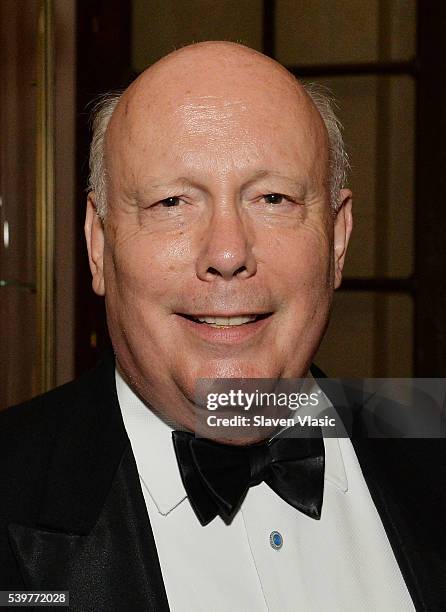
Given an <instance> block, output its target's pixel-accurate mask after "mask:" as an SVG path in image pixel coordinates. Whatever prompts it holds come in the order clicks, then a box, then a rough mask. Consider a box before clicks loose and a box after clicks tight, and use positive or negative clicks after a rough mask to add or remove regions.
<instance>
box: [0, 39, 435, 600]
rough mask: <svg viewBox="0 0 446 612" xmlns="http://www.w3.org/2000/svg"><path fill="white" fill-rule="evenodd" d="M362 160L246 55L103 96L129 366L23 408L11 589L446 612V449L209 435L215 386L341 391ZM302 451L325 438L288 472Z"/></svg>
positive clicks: (259, 61) (174, 66) (90, 207)
mask: <svg viewBox="0 0 446 612" xmlns="http://www.w3.org/2000/svg"><path fill="white" fill-rule="evenodd" d="M344 161H345V160H344V155H343V153H342V141H341V139H340V135H339V128H338V125H337V123H336V120H335V118H334V116H333V114H332V112H331V110H330V108H329V105H328V104H327V103H326V101H325V100H324V99H323V98H322V97H320V96H317V95H316V94H313V95H312V96H311V95H309V94H308V93H307V92H306V91H305V89H304V88H303V87H302V85H300V84H299V83H298V82H297V81H296V80H295V79H294V78H293V77H292V76H291V75H290V74H289V73H287V71H286V70H285V69H284V68H282V67H281V66H280V65H278V64H277V63H276V62H274V61H272V60H270V59H269V58H267V57H265V56H263V55H261V54H259V53H257V52H255V51H253V50H251V49H248V48H246V47H243V46H241V45H236V44H232V43H223V42H212V43H200V44H196V45H191V46H189V47H185V48H183V49H180V50H178V51H175V52H174V53H172V54H170V55H168V56H167V57H165V58H163V59H162V60H160V61H159V62H158V63H157V64H155V65H154V66H152V67H151V68H150V69H148V70H147V71H146V72H145V73H143V74H142V75H141V76H140V77H139V78H138V79H137V80H136V81H135V82H134V83H133V84H132V85H131V86H130V87H129V88H128V89H127V90H126V91H125V92H124V94H123V95H122V96H120V97H119V96H115V97H111V98H109V99H107V100H106V102H105V103H104V104H103V105H102V107H101V109H100V111H99V113H98V115H97V118H96V123H95V131H94V135H93V141H92V150H91V191H90V193H89V196H88V204H87V215H86V223H85V233H86V241H87V248H88V254H89V260H90V267H91V272H92V278H93V289H94V290H95V292H96V293H98V294H99V295H104V296H105V301H106V308H107V322H108V327H109V331H110V336H111V339H112V343H113V348H114V352H115V356H116V362H113V360H110V359H108V360H105V362H104V363H102V364H100V365H99V366H98V367H97V368H96V369H95V370H94V371H93V372H91V373H88V374H87V375H85V376H84V377H83V378H82V379H80V380H79V381H76V382H74V383H70V384H69V385H66V386H64V387H62V388H60V389H56V390H55V391H52V392H50V393H49V394H46V395H44V396H42V397H40V398H36V399H35V400H32V401H31V402H28V403H26V404H24V405H22V406H19V407H16V408H14V409H11V410H9V411H7V412H6V413H5V414H3V415H2V420H1V431H2V434H1V435H2V439H1V448H2V452H3V458H2V479H3V483H2V496H3V499H2V508H1V523H0V525H1V532H0V533H1V536H0V537H1V538H2V540H1V565H0V572H1V573H0V581H1V582H0V584H1V586H2V588H3V589H20V588H21V589H24V588H27V589H64V590H69V591H70V602H71V603H70V605H71V608H72V609H74V610H82V611H84V610H95V611H97V610H123V609H130V610H157V611H158V610H166V609H168V608H169V607H170V609H172V610H194V611H196V610H210V609H212V610H305V611H309V610H317V611H320V610H341V611H345V610H358V609H363V610H374V611H375V610H392V611H394V610H413V609H418V610H442V609H445V607H446V587H445V575H446V573H445V572H446V560H445V555H444V550H445V548H444V541H443V540H444V538H445V535H444V521H443V518H442V512H443V510H444V493H443V483H444V467H443V462H442V460H441V446H440V445H439V444H437V443H435V444H434V441H432V442H431V441H426V442H423V441H413V440H409V441H406V442H405V441H403V440H398V441H396V440H383V441H372V440H369V441H367V440H362V441H357V442H355V448H354V447H353V446H352V443H351V442H350V440H349V439H345V438H344V439H339V440H337V439H336V438H328V437H326V438H324V440H323V443H322V441H321V440H320V438H316V439H315V440H312V441H310V442H308V447H307V446H306V444H307V443H306V442H305V443H303V445H301V444H300V443H301V442H302V441H301V440H292V444H291V446H290V445H289V444H288V443H287V442H286V437H283V435H282V434H283V433H284V432H278V433H277V436H276V435H274V436H269V437H270V438H271V440H270V441H269V442H268V441H265V440H264V439H263V438H265V433H263V435H262V433H261V432H260V434H259V430H257V429H247V430H246V431H243V434H242V436H241V437H238V438H234V437H233V434H232V433H231V432H230V431H228V433H227V434H224V433H223V434H221V435H219V437H218V441H217V442H208V441H206V440H202V441H201V442H200V441H198V438H195V437H194V436H193V435H192V434H191V433H188V432H194V431H195V430H196V428H197V418H198V417H197V414H198V415H199V413H200V412H199V410H200V407H199V399H197V395H196V383H197V380H199V379H201V378H207V379H209V378H211V379H225V378H239V379H249V378H267V379H276V380H279V379H280V380H281V379H287V378H305V377H307V375H308V377H307V380H308V384H309V385H310V389H313V390H316V392H318V393H320V389H318V387H317V385H316V383H315V382H314V381H313V382H312V381H311V377H310V375H309V368H310V365H311V362H312V358H313V356H314V354H315V352H316V350H317V348H318V346H319V343H320V341H321V339H322V336H323V334H324V331H325V329H326V325H327V321H328V316H329V311H330V306H331V302H332V296H333V291H334V289H336V288H337V287H338V286H339V284H340V282H341V276H342V268H343V264H344V259H345V254H346V249H347V245H348V240H349V237H350V232H351V229H352V216H351V197H352V196H351V192H350V191H349V190H348V189H345V188H343V184H342V181H343V180H344V172H343V164H344ZM115 365H116V371H115ZM312 385H313V386H312ZM172 430H174V432H173V434H172ZM285 433H286V430H285ZM284 440H285V442H284ZM288 441H289V440H288ZM404 442H405V443H404ZM415 442H416V444H414V443H415ZM285 447H286V453H292V452H293V448H299V449H303V448H308V449H309V450H308V453H306V454H305V453H303V452H302V456H301V457H300V458H296V457H294V456H293V457H292V458H291V459H292V460H291V459H290V457H291V455H290V456H288V455H287V458H288V460H290V461H291V464H292V466H296V467H295V468H294V467H293V469H288V471H287V472H286V477H283V478H282V482H279V481H280V474H279V472H280V471H281V469H282V467H283V469H284V470H285V467H286V466H285V465H284V463H280V461H281V458H280V457H279V458H277V457H276V456H275V455H274V453H276V449H279V448H285ZM265 449H267V450H265ZM272 449H274V450H272ZM355 451H356V452H355ZM299 452H301V451H299ZM268 453H270V454H271V455H274V460H276V459H277V461H278V463H279V464H280V465H281V466H282V467H281V468H280V469H279V471H277V470H276V471H274V469H275V468H274V466H273V467H271V465H272V464H273V463H274V461H272V460H271V463H267V462H269V461H270V459H271V457H270V454H268ZM209 457H211V459H210V460H209V461H207V462H206V458H209ZM358 459H359V462H358ZM201 460H202V461H201ZM247 461H248V463H247ZM299 461H300V462H301V463H299ZM285 463H286V461H285ZM234 466H236V469H235V468H234ZM237 466H239V467H237ZM276 467H277V466H276ZM215 469H216V470H217V472H218V471H219V470H220V474H219V475H218V474H217V476H219V479H218V478H217V477H216V476H215V474H214V473H213V471H212V470H214V471H215ZM231 470H232V471H231ZM246 470H247V475H246V474H245V471H246ZM228 474H230V475H231V476H230V477H228ZM245 477H246V478H245ZM244 478H245V480H243V479H244ZM296 478H297V481H298V482H300V483H301V484H302V486H294V482H295V479H296ZM213 479H214V480H213ZM240 482H241V484H240ZM210 483H215V487H214V486H213V485H212V484H210ZM239 484H240V487H239ZM218 487H222V489H221V488H220V489H218ZM236 487H239V488H240V491H238V492H237V495H235V494H234V488H236ZM217 489H218V490H217ZM223 489H224V490H225V493H226V495H220V493H219V491H220V490H223ZM286 489H288V491H286ZM300 489H302V490H300ZM239 493H241V494H239ZM442 528H443V530H442Z"/></svg>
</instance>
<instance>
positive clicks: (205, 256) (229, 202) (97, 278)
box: [86, 59, 351, 430]
mask: <svg viewBox="0 0 446 612" xmlns="http://www.w3.org/2000/svg"><path fill="white" fill-rule="evenodd" d="M234 61H235V60H234ZM256 61H257V62H259V60H258V59H253V60H252V62H253V63H252V64H251V65H250V70H249V75H245V77H244V78H241V77H240V74H238V73H237V70H236V69H235V68H234V66H232V67H231V66H229V68H227V74H223V75H222V74H221V73H220V74H219V75H217V76H218V77H219V78H218V80H217V78H216V76H215V69H214V68H213V65H212V61H210V62H209V67H208V70H207V71H206V66H208V64H206V62H205V61H203V65H202V66H201V71H200V79H198V80H197V77H196V74H195V73H194V71H196V70H197V68H196V62H195V63H193V62H189V63H188V62H187V60H185V61H183V63H181V61H180V67H178V65H177V66H171V67H170V70H171V72H170V80H169V79H166V74H169V65H168V64H165V65H164V66H162V67H161V68H160V69H159V70H158V72H157V71H156V70H155V71H152V74H151V76H150V77H147V79H146V80H144V79H142V80H141V79H140V80H139V82H136V83H135V84H134V86H133V87H132V88H131V89H130V90H129V91H128V92H126V94H124V97H123V99H122V100H121V102H120V105H119V107H118V109H117V111H116V112H115V114H114V116H113V118H112V121H111V124H110V126H109V129H108V132H107V140H106V147H107V149H106V151H107V161H106V163H107V168H108V174H109V181H108V186H107V188H108V191H107V205H108V210H109V213H108V216H107V218H106V221H105V222H104V224H102V223H101V222H100V220H99V219H98V217H97V216H96V215H95V214H94V194H92V196H90V201H89V206H88V211H87V222H86V233H87V244H88V247H89V254H90V264H91V268H92V272H93V287H94V288H95V290H96V292H97V293H99V294H105V299H106V307H107V321H108V326H109V330H110V335H111V338H112V342H113V345H114V349H115V352H116V355H117V358H118V361H119V365H120V367H121V369H122V371H123V373H124V375H125V376H126V378H127V380H128V381H129V382H130V384H131V385H132V387H133V388H134V389H135V390H136V391H137V392H138V393H139V394H140V395H141V396H142V397H143V398H144V399H145V400H146V401H147V402H148V403H149V404H150V405H151V406H152V407H153V408H154V409H155V411H158V412H159V413H161V414H162V415H163V416H164V417H165V418H167V419H168V420H171V421H173V422H175V423H177V424H181V425H183V426H185V427H186V428H188V429H190V430H193V429H194V420H195V418H194V393H195V384H196V381H197V379H199V378H221V377H228V378H231V377H238V378H245V377H252V378H256V377H263V378H280V377H301V376H305V374H306V372H307V370H308V367H309V364H310V363H311V360H312V357H313V355H314V353H315V351H316V350H317V348H318V345H319V343H320V340H321V338H322V335H323V333H324V330H325V328H326V324H327V320H328V315H329V310H330V305H331V300H332V294H333V289H334V287H335V286H336V284H337V283H339V282H340V274H341V270H342V264H343V258H344V254H345V248H346V244H347V241H348V234H349V231H350V228H351V215H350V213H349V198H350V193H349V192H343V193H342V194H341V200H342V202H341V203H343V206H341V212H340V213H339V214H338V216H337V218H336V219H334V218H333V214H332V212H331V209H330V205H329V202H328V186H327V180H328V177H327V165H328V160H327V137H326V133H325V130H324V128H323V125H322V122H321V119H320V117H319V116H318V114H317V112H316V110H315V109H314V108H313V107H312V105H311V103H310V102H309V101H308V99H307V98H306V96H305V95H304V94H303V93H302V92H301V91H300V90H299V89H298V87H297V86H295V85H294V84H292V82H291V80H290V79H289V78H288V77H286V76H285V74H284V73H282V72H281V71H279V70H278V69H277V68H273V67H271V65H270V63H269V61H268V62H265V61H264V59H262V61H261V62H260V66H257V65H256ZM177 62H178V60H177ZM241 69H243V70H245V71H246V66H245V65H244V66H243V67H242V68H241ZM223 72H224V70H223ZM178 75H181V78H180V77H179V76H178ZM242 77H243V75H242ZM195 84H196V85H195Z"/></svg>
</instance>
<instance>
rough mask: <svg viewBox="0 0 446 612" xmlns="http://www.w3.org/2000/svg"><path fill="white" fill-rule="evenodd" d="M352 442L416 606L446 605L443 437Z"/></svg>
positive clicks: (435, 608) (437, 608) (441, 607)
mask: <svg viewBox="0 0 446 612" xmlns="http://www.w3.org/2000/svg"><path fill="white" fill-rule="evenodd" d="M352 442H353V445H354V448H355V451H356V454H357V456H358V460H359V463H360V465H361V468H362V471H363V474H364V477H365V480H366V482H367V485H368V487H369V490H370V493H371V496H372V498H373V501H374V503H375V506H376V508H377V510H378V512H379V514H380V517H381V520H382V523H383V525H384V528H385V530H386V533H387V537H388V538H389V542H390V544H391V546H392V549H393V552H394V554H395V558H396V560H397V562H398V564H399V567H400V570H401V573H402V575H403V577H404V580H405V582H406V585H407V588H408V589H409V592H410V594H411V597H412V600H413V602H414V605H415V607H416V609H417V610H426V611H429V612H433V611H443V610H445V609H446V536H445V516H446V507H445V506H446V504H445V497H444V484H445V482H446V480H445V477H446V474H445V469H444V463H445V460H444V456H445V452H446V445H445V443H444V441H443V440H441V439H365V438H357V439H352Z"/></svg>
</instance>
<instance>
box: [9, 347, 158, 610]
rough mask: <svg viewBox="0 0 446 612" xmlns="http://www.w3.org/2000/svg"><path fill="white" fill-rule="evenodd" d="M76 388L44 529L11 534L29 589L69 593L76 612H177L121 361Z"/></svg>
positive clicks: (42, 513) (52, 474) (46, 501)
mask: <svg viewBox="0 0 446 612" xmlns="http://www.w3.org/2000/svg"><path fill="white" fill-rule="evenodd" d="M75 389H76V393H75V394H73V392H72V391H73V388H71V392H70V393H69V394H67V401H71V402H73V406H72V407H71V409H70V410H69V411H68V414H69V417H68V418H67V419H65V421H64V423H63V426H62V428H61V430H60V432H59V435H58V437H57V440H56V443H55V447H54V452H53V456H52V461H51V465H50V466H49V469H48V478H47V483H46V488H45V493H44V496H43V499H42V502H41V504H40V508H39V512H38V516H39V519H38V521H37V524H34V525H19V524H11V525H10V526H9V536H10V541H11V545H12V548H13V550H14V553H15V556H16V558H17V561H18V564H19V567H20V570H21V572H22V576H23V579H24V582H25V584H26V586H27V588H33V589H37V588H38V589H59V590H69V591H70V609H73V610H82V611H84V610H95V611H96V610H97V611H102V610H104V611H105V610H107V611H109V610H110V611H114V610H116V611H118V610H119V611H121V610H123V609H129V608H130V609H132V610H136V611H137V610H157V611H158V610H168V609H169V608H168V604H167V597H166V593H165V589H164V584H163V580H162V576H161V569H160V565H159V561H158V555H157V551H156V546H155V541H154V538H153V533H152V530H151V527H150V522H149V518H148V516H147V510H146V507H145V502H144V498H143V495H142V491H141V487H140V482H139V477H138V472H137V468H136V464H135V460H134V456H133V452H132V450H131V447H130V443H129V440H128V437H127V434H126V431H125V428H124V424H123V422H122V417H121V411H120V408H119V404H118V401H117V395H116V389H115V380H114V361H113V359H112V358H108V359H106V360H105V361H104V362H103V363H102V364H100V365H99V366H98V367H97V368H95V370H93V372H92V373H90V374H88V375H86V376H85V377H84V378H83V379H81V381H80V382H79V383H77V384H76V387H75ZM73 395H74V396H75V397H73Z"/></svg>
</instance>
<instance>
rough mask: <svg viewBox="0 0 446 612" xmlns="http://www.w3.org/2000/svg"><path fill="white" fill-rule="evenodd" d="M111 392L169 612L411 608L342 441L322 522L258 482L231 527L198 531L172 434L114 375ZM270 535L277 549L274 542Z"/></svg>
mask: <svg viewBox="0 0 446 612" xmlns="http://www.w3.org/2000/svg"><path fill="white" fill-rule="evenodd" d="M312 384H313V385H314V388H313V391H314V390H316V389H317V392H318V393H319V394H320V395H321V396H322V397H323V398H324V401H326V402H327V405H330V404H329V402H328V399H327V398H326V397H325V396H324V395H323V393H322V391H321V390H320V388H319V387H318V385H317V383H316V381H314V380H313V381H312ZM116 385H117V392H118V399H119V404H120V406H121V411H122V415H123V419H124V424H125V428H126V430H127V433H128V436H129V438H130V442H131V445H132V449H133V453H134V455H135V459H136V464H137V467H138V472H139V476H140V479H141V485H142V491H143V494H144V499H145V502H146V506H147V513H148V516H149V519H150V523H151V526H152V530H153V535H154V538H155V543H156V547H157V551H158V556H159V560H160V565H161V571H162V575H163V579H164V584H165V588H166V593H167V598H168V601H169V606H170V609H171V610H172V612H183V611H187V612H219V611H221V612H228V611H231V612H257V611H259V612H260V611H264V610H269V611H272V612H288V611H290V612H291V611H293V612H296V611H302V612H325V611H327V612H349V611H351V612H360V611H367V612H409V611H413V610H414V606H413V603H412V599H411V597H410V595H409V592H408V590H407V587H406V585H405V582H404V580H403V578H402V575H401V572H400V569H399V567H398V564H397V562H396V559H395V556H394V554H393V551H392V549H391V546H390V543H389V541H388V539H387V536H386V533H385V531H384V527H383V525H382V522H381V519H380V517H379V514H378V512H377V510H376V507H375V505H374V503H373V500H372V498H371V496H370V493H369V490H368V488H367V484H366V482H365V480H364V476H363V474H362V471H361V468H360V466H359V463H358V460H357V457H356V454H355V451H354V449H353V446H352V443H351V441H350V440H349V439H348V438H339V439H338V438H333V437H332V438H329V437H324V444H325V483H324V498H323V505H322V516H321V519H320V520H314V519H312V518H309V517H308V516H306V515H304V514H302V513H301V512H299V511H298V510H296V509H295V508H293V507H292V506H290V505H289V504H287V503H286V502H285V501H283V500H282V499H281V498H280V497H279V496H278V495H277V494H276V493H274V491H272V490H271V489H270V488H269V487H268V485H266V484H265V483H261V484H260V485H258V486H256V487H251V488H250V489H249V491H248V493H247V495H246V497H245V499H244V500H243V503H242V505H241V507H240V510H239V511H238V513H237V514H236V516H235V518H234V520H233V521H232V523H231V524H230V525H227V524H226V523H224V522H223V521H222V519H221V518H220V517H219V516H217V517H216V518H215V519H214V520H213V521H212V522H211V523H209V524H208V525H206V526H205V527H203V526H202V525H201V524H200V522H199V521H198V519H197V517H196V515H195V513H194V511H193V510H192V507H191V505H190V503H189V501H188V499H187V495H186V491H185V489H184V486H183V483H182V480H181V476H180V472H179V469H178V465H177V462H176V458H175V452H174V448H173V443H172V428H171V427H169V426H168V425H167V424H166V423H165V422H163V421H162V420H161V419H160V418H159V417H157V416H156V415H155V414H154V413H153V412H152V411H151V410H150V409H149V408H148V407H147V406H146V405H145V404H144V403H143V402H142V401H141V400H140V399H139V398H138V397H137V396H136V395H135V394H134V393H133V391H132V390H131V389H130V387H129V386H128V385H127V384H126V383H125V381H124V380H123V379H122V377H121V376H120V374H119V372H116ZM273 531H278V532H279V533H280V534H281V536H282V540H283V544H282V546H281V548H280V549H275V548H273V547H272V545H271V543H270V534H271V533H272V532H273Z"/></svg>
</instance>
